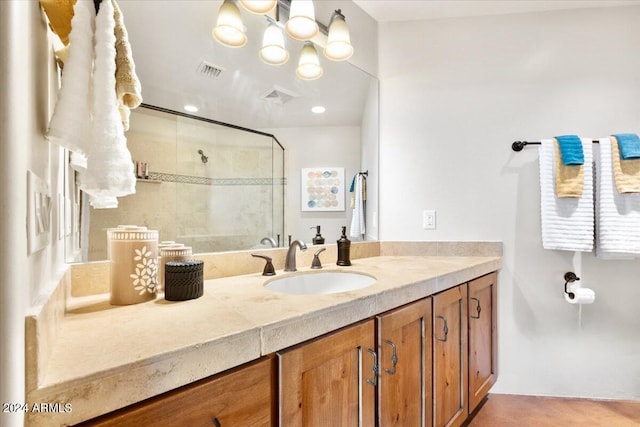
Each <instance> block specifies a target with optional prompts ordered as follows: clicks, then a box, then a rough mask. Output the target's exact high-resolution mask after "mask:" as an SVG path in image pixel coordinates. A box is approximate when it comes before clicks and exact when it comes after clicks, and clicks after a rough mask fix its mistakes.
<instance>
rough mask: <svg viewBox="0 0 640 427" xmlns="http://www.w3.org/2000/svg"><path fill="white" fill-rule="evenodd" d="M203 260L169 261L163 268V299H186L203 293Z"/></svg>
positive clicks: (197, 296)
mask: <svg viewBox="0 0 640 427" xmlns="http://www.w3.org/2000/svg"><path fill="white" fill-rule="evenodd" d="M203 267H204V261H202V260H199V259H197V260H191V261H169V262H167V264H166V265H165V267H164V268H165V270H164V299H166V300H168V301H186V300H190V299H195V298H199V297H201V296H202V294H203V293H204V283H203V270H204V268H203Z"/></svg>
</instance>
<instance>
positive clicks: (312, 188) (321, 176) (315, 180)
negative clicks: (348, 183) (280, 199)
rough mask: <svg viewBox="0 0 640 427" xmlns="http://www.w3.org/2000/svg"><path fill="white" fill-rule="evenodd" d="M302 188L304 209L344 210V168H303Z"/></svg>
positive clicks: (302, 205)
mask: <svg viewBox="0 0 640 427" xmlns="http://www.w3.org/2000/svg"><path fill="white" fill-rule="evenodd" d="M300 188H301V197H300V200H301V206H300V207H301V210H302V211H306V212H314V211H315V212H326V211H344V203H345V193H344V191H345V190H344V189H345V184H344V168H336V167H326V168H302V172H301V175H300Z"/></svg>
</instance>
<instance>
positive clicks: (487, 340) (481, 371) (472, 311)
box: [468, 273, 498, 413]
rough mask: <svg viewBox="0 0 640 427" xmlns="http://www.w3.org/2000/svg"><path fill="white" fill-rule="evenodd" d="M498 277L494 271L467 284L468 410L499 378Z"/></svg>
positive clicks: (474, 405) (474, 406) (472, 408)
mask: <svg viewBox="0 0 640 427" xmlns="http://www.w3.org/2000/svg"><path fill="white" fill-rule="evenodd" d="M497 277H498V275H497V273H491V274H487V275H486V276H482V277H479V278H477V279H475V280H472V281H471V282H469V284H468V295H469V298H468V301H469V311H468V312H469V413H471V412H473V410H474V409H475V408H476V407H477V406H478V404H479V403H480V402H481V401H482V399H484V397H485V396H486V395H487V394H488V393H489V389H490V388H491V386H493V384H495V382H496V379H497V377H498V369H497V368H498V357H497V356H498V340H497V330H498V327H497V307H498V306H497V295H498V289H497Z"/></svg>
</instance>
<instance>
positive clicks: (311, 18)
mask: <svg viewBox="0 0 640 427" xmlns="http://www.w3.org/2000/svg"><path fill="white" fill-rule="evenodd" d="M285 28H286V30H287V34H289V36H290V37H291V38H293V39H296V40H303V41H304V40H311V39H312V38H313V37H315V36H316V35H317V34H318V31H319V30H318V23H317V22H316V14H315V9H314V7H313V1H312V0H291V8H290V9H289V19H288V20H287V23H286V24H285Z"/></svg>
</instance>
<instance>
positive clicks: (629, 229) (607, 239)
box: [596, 138, 640, 258]
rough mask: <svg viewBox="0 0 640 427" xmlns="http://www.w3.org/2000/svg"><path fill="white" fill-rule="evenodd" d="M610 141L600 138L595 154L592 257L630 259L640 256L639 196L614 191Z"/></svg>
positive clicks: (615, 189)
mask: <svg viewBox="0 0 640 427" xmlns="http://www.w3.org/2000/svg"><path fill="white" fill-rule="evenodd" d="M612 160H613V159H612V157H611V140H610V139H609V138H601V139H600V144H599V147H598V150H596V165H597V170H596V189H597V194H596V203H597V205H598V206H597V208H596V227H597V228H596V229H597V232H596V241H597V245H596V255H597V256H598V257H599V258H631V257H633V256H636V257H637V256H638V255H640V194H638V193H628V194H620V193H619V192H618V190H617V188H616V184H615V180H614V175H613V166H612Z"/></svg>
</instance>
